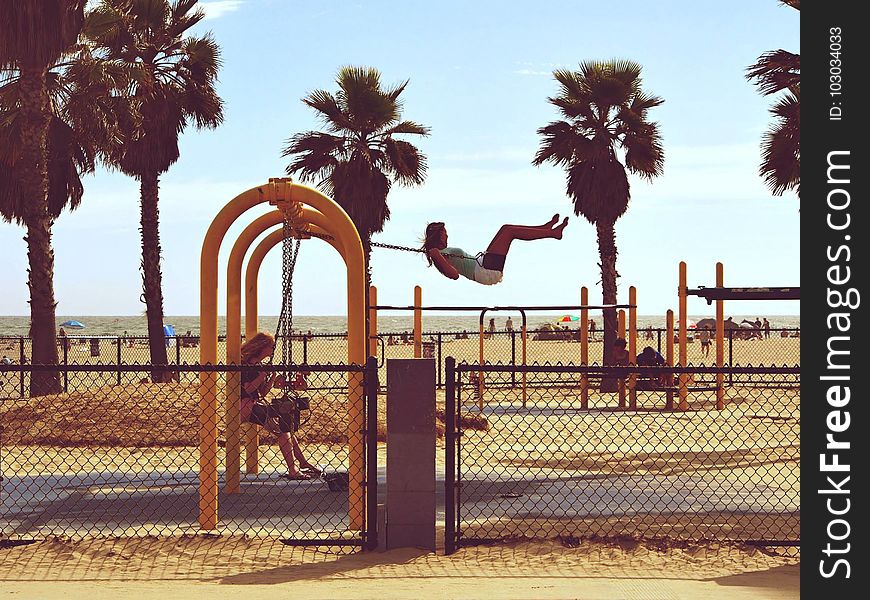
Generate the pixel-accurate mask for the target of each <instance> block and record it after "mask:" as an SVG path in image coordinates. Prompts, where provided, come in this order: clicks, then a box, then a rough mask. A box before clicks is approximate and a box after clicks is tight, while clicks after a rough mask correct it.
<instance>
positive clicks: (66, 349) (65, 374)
mask: <svg viewBox="0 0 870 600" xmlns="http://www.w3.org/2000/svg"><path fill="white" fill-rule="evenodd" d="M60 343H61V344H63V366H65V367H67V366H69V342H68V341H67V339H66V336H63V337H62V338H61V342H60ZM63 393H64V394H67V393H69V371H68V370H67V369H64V371H63Z"/></svg>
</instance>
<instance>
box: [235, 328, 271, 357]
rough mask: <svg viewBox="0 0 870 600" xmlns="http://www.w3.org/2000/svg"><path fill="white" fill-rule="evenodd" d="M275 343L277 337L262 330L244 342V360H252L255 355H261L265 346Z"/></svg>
mask: <svg viewBox="0 0 870 600" xmlns="http://www.w3.org/2000/svg"><path fill="white" fill-rule="evenodd" d="M274 345H275V338H273V337H272V336H271V335H269V334H268V333H263V332H262V331H261V332H259V333H256V334H254V335H253V336H252V337H251V339H249V340H248V341H247V342H245V343H244V344H242V362H244V363H247V362H250V361H251V359H252V358H254V357H255V356H259V355H260V354H261V353H262V352H263V350H264V349H265V348H268V347H269V346H274Z"/></svg>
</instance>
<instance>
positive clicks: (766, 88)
mask: <svg viewBox="0 0 870 600" xmlns="http://www.w3.org/2000/svg"><path fill="white" fill-rule="evenodd" d="M780 4H785V5H786V6H791V7H792V8H794V9H795V10H798V11H799V10H800V9H801V4H800V0H780ZM746 79H748V80H749V81H751V82H753V83H754V84H755V85H756V86H757V87H758V90H759V91H760V92H761V93H762V94H763V95H765V96H769V95H772V94H777V93H779V92H781V91H785V94H784V95H783V97H782V98H780V99H779V100H778V101H777V103H776V104H775V105H774V106H773V107H772V108H771V109H770V112H771V113H772V114H773V115H774V117H775V118H776V120H775V122H774V123H773V125H772V126H771V127H770V129H768V130H767V131H766V132H765V134H764V137H763V138H762V142H761V164H760V165H759V167H758V173H759V175H761V177H762V178H763V179H764V182H765V183H766V184H767V187H768V188H770V190H771V192H773V194H774V195H776V196H781V195H782V194H783V193H784V192H786V191H788V190H794V191H795V192H796V193H797V195H798V197H800V192H801V171H800V165H801V135H800V131H801V130H800V104H801V55H800V54H793V53H791V52H788V51H786V50H773V51H771V52H765V53H764V54H762V55H761V56H759V57H758V60H757V61H756V62H755V63H754V64H752V65H750V66H749V67H747V69H746Z"/></svg>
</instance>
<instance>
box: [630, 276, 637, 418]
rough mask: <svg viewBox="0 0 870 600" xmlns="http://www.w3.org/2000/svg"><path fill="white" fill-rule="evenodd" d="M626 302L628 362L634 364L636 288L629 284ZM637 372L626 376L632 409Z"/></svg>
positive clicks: (633, 406)
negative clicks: (627, 306)
mask: <svg viewBox="0 0 870 600" xmlns="http://www.w3.org/2000/svg"><path fill="white" fill-rule="evenodd" d="M628 303H629V304H630V305H631V307H630V308H629V309H628V364H630V365H634V364H636V362H637V359H636V357H637V309H636V308H634V307H635V306H637V288H635V287H634V286H631V287H630V288H628ZM636 388H637V374H636V373H632V374H631V375H629V376H628V407H629V408H630V409H632V410H636V409H637V389H636Z"/></svg>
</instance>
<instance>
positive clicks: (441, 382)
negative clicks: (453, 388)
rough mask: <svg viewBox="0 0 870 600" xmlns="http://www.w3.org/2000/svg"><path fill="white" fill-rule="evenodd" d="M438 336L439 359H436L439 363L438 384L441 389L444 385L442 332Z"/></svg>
mask: <svg viewBox="0 0 870 600" xmlns="http://www.w3.org/2000/svg"><path fill="white" fill-rule="evenodd" d="M437 335H438V358H437V359H436V360H437V361H438V383H437V386H438V387H441V385H442V384H443V380H442V378H441V332H440V331H439V332H438V334H437Z"/></svg>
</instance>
